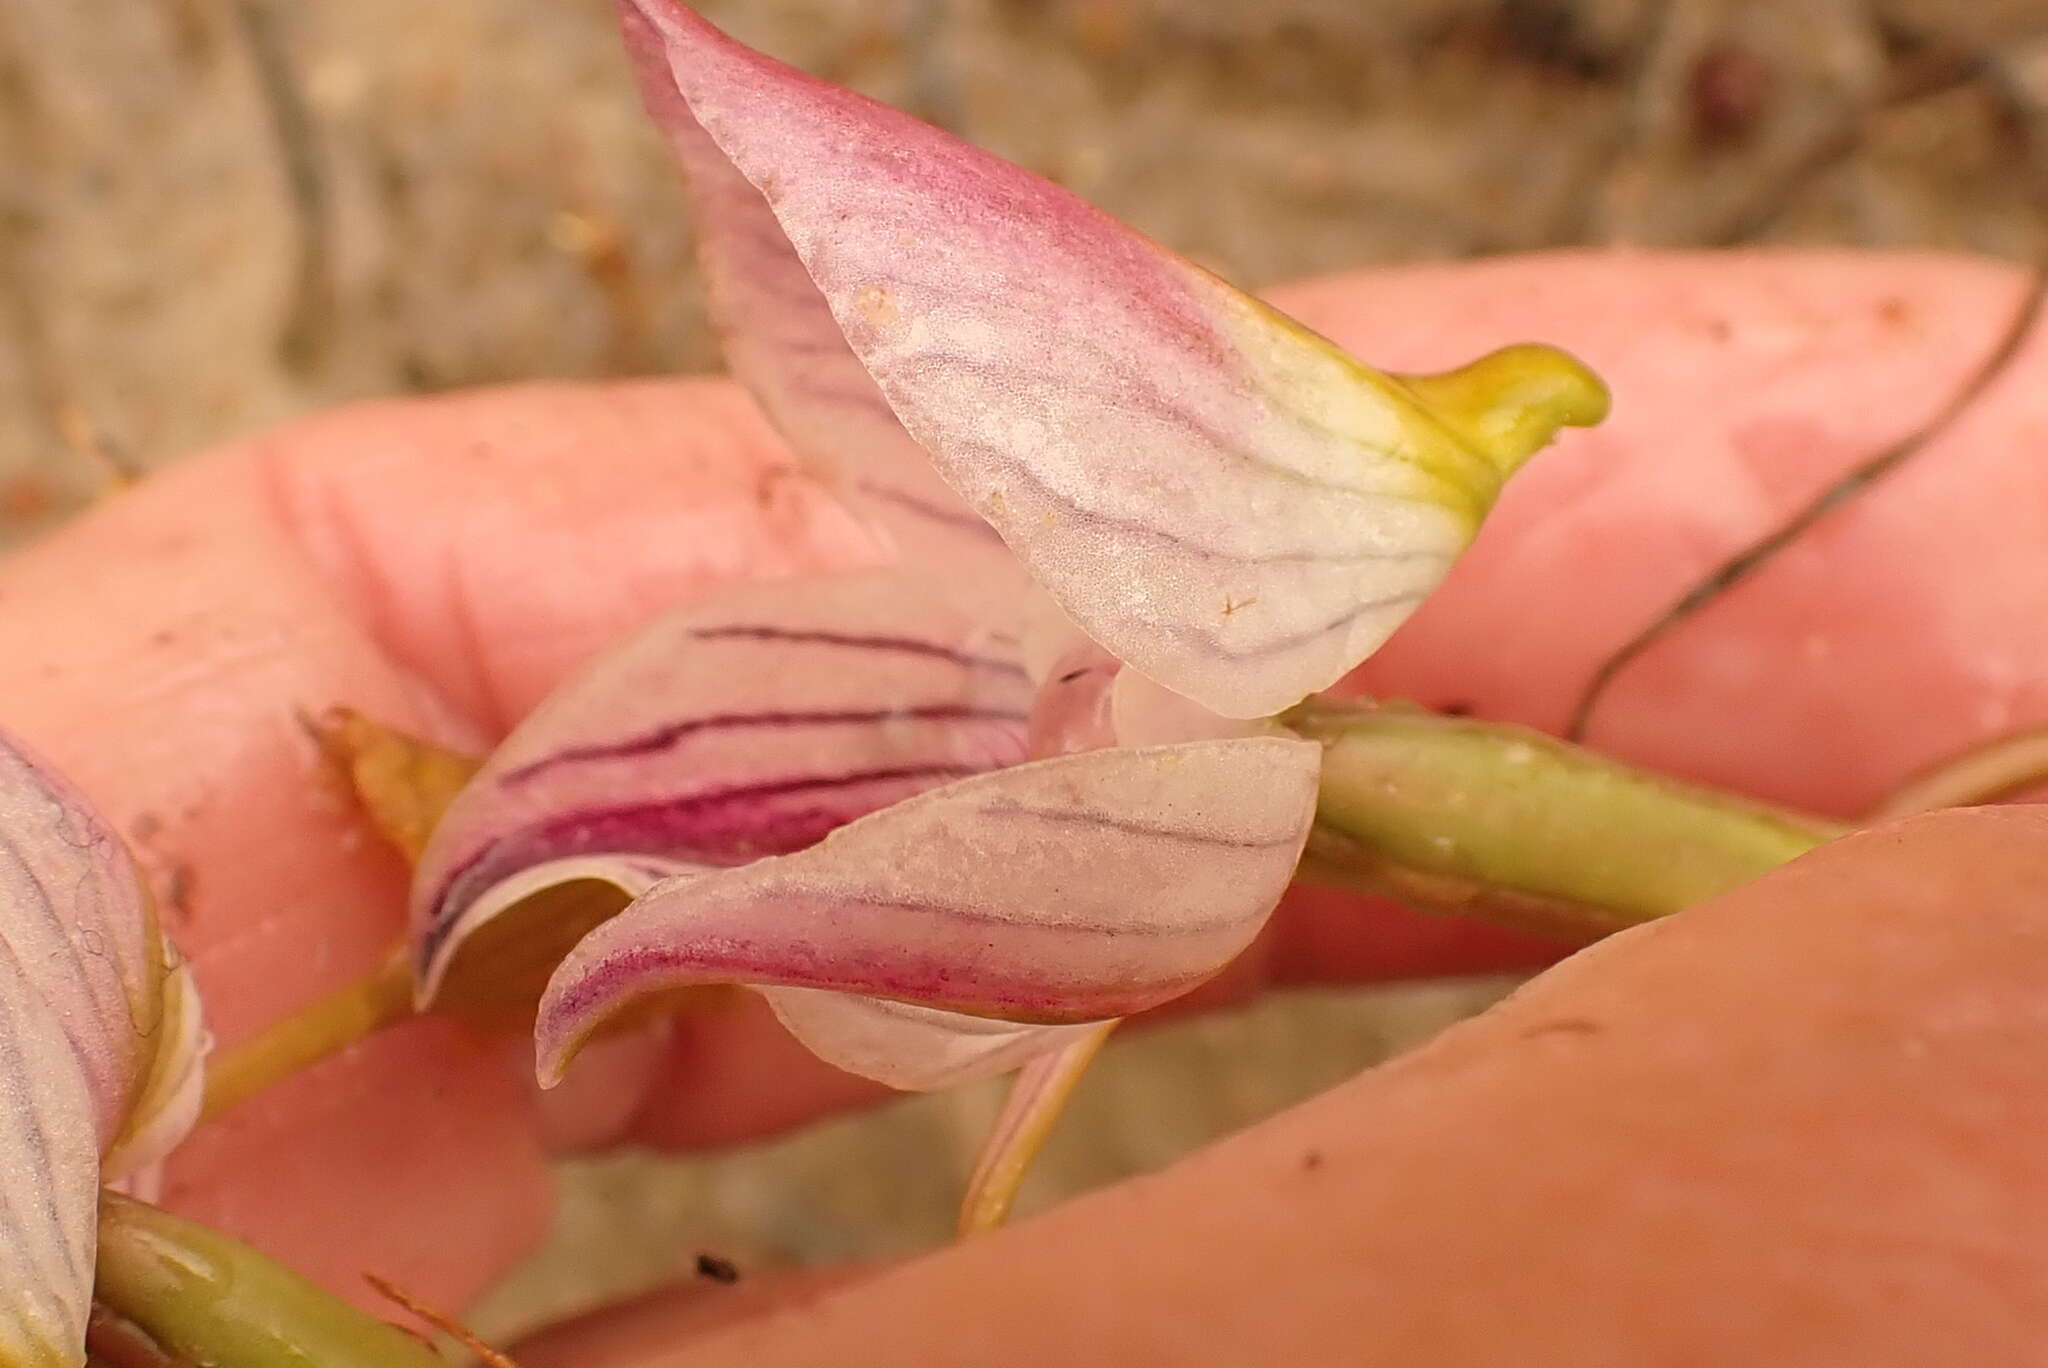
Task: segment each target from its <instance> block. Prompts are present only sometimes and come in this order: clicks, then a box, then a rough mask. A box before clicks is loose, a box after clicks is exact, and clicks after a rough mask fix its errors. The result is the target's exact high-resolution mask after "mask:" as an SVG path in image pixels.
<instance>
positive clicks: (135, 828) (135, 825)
mask: <svg viewBox="0 0 2048 1368" xmlns="http://www.w3.org/2000/svg"><path fill="white" fill-rule="evenodd" d="M163 829H164V819H163V818H161V817H159V816H157V815H156V814H155V813H154V812H145V813H142V814H141V815H139V816H138V817H136V819H135V820H134V821H133V822H130V823H129V824H128V834H129V836H130V837H132V838H133V839H134V841H135V843H136V844H137V845H147V844H148V843H149V842H150V841H152V840H154V839H156V834H157V833H158V832H159V831H162V830H163Z"/></svg>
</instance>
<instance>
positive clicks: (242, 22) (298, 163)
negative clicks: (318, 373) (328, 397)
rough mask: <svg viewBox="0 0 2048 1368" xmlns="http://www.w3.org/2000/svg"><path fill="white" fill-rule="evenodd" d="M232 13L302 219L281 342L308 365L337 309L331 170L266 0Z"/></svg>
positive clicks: (295, 364)
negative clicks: (330, 209) (327, 168)
mask: <svg viewBox="0 0 2048 1368" xmlns="http://www.w3.org/2000/svg"><path fill="white" fill-rule="evenodd" d="M234 15H235V20H236V23H237V26H238V27H239V28H240V30H241V34H242V41H243V43H244V44H245V45H246V46H247V47H248V49H249V62H250V65H251V66H252V67H253V68H254V69H255V73H256V84H257V87H258V88H259V89H260V90H261V91H262V93H263V103H264V104H265V105H266V106H268V108H269V110H270V121H271V125H272V128H273V129H274V131H275V132H276V134H277V153H278V159H279V160H280V161H281V162H282V163H283V165H284V180H285V190H286V193H287V195H288V197H289V198H290V201H291V206H292V217H293V219H294V221H295V222H296V223H297V224H298V230H299V259H298V269H297V271H296V273H295V275H294V277H293V281H292V298H291V305H290V307H289V308H288V309H287V311H286V314H285V323H284V328H283V331H282V332H281V333H280V334H279V337H278V349H279V352H280V354H281V355H282V356H283V358H284V360H285V363H286V364H287V365H289V366H290V367H291V368H292V369H294V370H300V371H303V370H305V369H307V368H308V367H310V366H311V365H312V364H313V363H314V362H315V361H317V360H318V359H319V357H320V353H321V351H322V350H323V349H324V348H325V346H326V343H327V338H328V333H329V331H330V328H331V325H332V322H333V316H334V286H333V280H332V271H331V264H330V263H331V258H332V256H333V242H332V239H333V227H332V224H331V222H330V219H329V215H328V192H327V175H326V171H325V168H324V167H323V166H322V164H321V161H320V151H319V137H318V130H317V128H316V126H315V124H314V122H313V113H312V110H311V109H310V108H309V107H308V106H307V104H306V97H305V95H304V94H303V93H302V92H301V91H300V89H299V80H298V75H297V73H296V72H294V71H293V69H292V61H291V54H290V53H288V52H287V51H286V50H285V45H284V39H283V36H282V35H281V34H280V33H279V32H278V30H277V22H276V20H275V18H274V17H273V16H272V13H271V10H270V7H269V5H268V3H267V0H237V2H236V4H235V6H234Z"/></svg>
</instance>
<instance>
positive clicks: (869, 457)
mask: <svg viewBox="0 0 2048 1368" xmlns="http://www.w3.org/2000/svg"><path fill="white" fill-rule="evenodd" d="M621 17H622V20H623V22H624V25H625V28H626V35H627V40H628V42H627V47H628V50H629V53H630V55H631V57H632V59H633V65H634V70H635V74H636V75H637V76H638V77H639V81H640V91H641V94H642V96H643V97H644V98H645V99H646V101H647V105H648V108H649V109H650V110H652V111H653V112H654V114H655V116H656V119H657V121H658V122H659V123H660V125H661V128H662V130H663V132H665V133H666V134H667V135H668V139H669V143H670V145H671V146H672V147H673V148H674V149H675V153H676V159H677V160H678V161H680V162H681V163H682V165H683V169H684V172H685V176H686V184H687V185H688V187H689V191H690V200H691V204H692V207H693V208H694V209H695V210H696V220H695V226H696V230H697V257H698V264H699V266H700V268H701V269H702V271H703V273H704V279H705V282H706V284H707V287H708V291H709V294H710V301H709V302H710V307H711V316H712V319H713V322H714V323H715V324H716V325H717V327H718V331H719V335H720V337H721V339H722V340H723V342H724V346H725V360H726V364H727V365H728V366H729V367H730V368H731V370H732V373H733V374H734V375H735V376H737V377H738V378H739V379H740V380H741V381H742V382H743V383H745V385H746V386H747V388H748V389H749V390H751V391H752V392H753V394H754V397H755V398H756V399H757V400H759V401H760V404H761V407H762V409H763V410H764V411H765V412H766V413H767V414H768V417H769V419H770V420H771V421H772V422H774V424H775V426H776V427H777V428H778V429H779V430H780V431H781V432H782V435H783V436H784V437H786V438H787V439H788V440H789V444H790V446H791V448H792V449H794V450H795V451H796V453H797V455H798V457H799V458H800V459H801V460H803V461H804V462H805V464H806V465H807V466H809V467H810V468H811V469H812V470H813V471H814V472H815V473H817V474H819V475H820V476H822V477H823V478H825V479H826V480H827V481H828V483H830V484H831V485H832V486H833V487H834V488H835V489H837V490H838V491H839V493H840V494H841V495H842V496H843V497H844V498H846V500H847V502H849V503H850V504H852V505H853V506H854V507H855V508H857V509H859V510H861V511H862V512H863V513H864V514H866V515H867V516H868V517H869V518H870V519H871V520H872V521H873V522H874V523H876V524H877V525H879V526H880V527H881V528H882V529H883V530H884V531H885V532H886V533H887V534H888V535H889V537H890V539H891V540H892V541H894V542H895V543H896V544H897V546H898V547H899V549H900V550H901V551H902V552H903V553H904V556H905V559H906V560H908V561H910V562H913V563H919V564H941V565H953V566H961V567H972V573H974V574H976V575H980V576H986V577H987V578H989V579H991V580H993V581H996V582H997V583H999V584H1000V585H1002V586H1004V587H1006V588H1014V587H1015V586H1017V585H1018V584H1020V583H1021V581H1022V579H1023V571H1022V569H1021V568H1020V567H1019V566H1017V565H1016V563H1015V561H1014V560H1013V558H1012V557H1011V556H1010V555H1009V553H1008V552H1007V551H1006V550H1004V548H1003V544H1002V539H1001V538H1000V537H998V536H997V535H996V533H995V531H994V530H993V529H992V528H990V527H989V525H988V524H987V523H985V522H983V521H982V520H981V518H980V517H978V516H977V515H976V514H975V512H974V510H973V509H971V508H969V507H968V506H967V505H966V504H965V503H963V502H962V501H961V500H960V497H959V495H957V494H955V493H954V492H953V491H952V489H951V488H950V487H949V486H948V485H947V484H946V482H945V481H944V480H943V479H941V478H940V477H939V474H938V472H937V471H936V470H934V469H933V468H932V463H931V461H930V459H929V458H928V457H926V455H925V454H924V448H922V447H920V446H919V445H918V444H917V443H916V442H915V441H913V440H912V439H911V436H910V434H909V433H907V432H905V431H904V430H903V426H902V424H900V423H898V422H897V421H896V415H895V414H894V413H892V412H891V411H890V409H889V405H888V403H887V401H886V400H884V399H883V398H882V392H881V390H879V389H877V388H876V387H875V382H874V381H873V380H872V379H871V378H869V376H868V372H867V369H866V367H864V366H862V365H861V363H860V361H859V360H858V359H857V358H856V357H855V356H854V354H853V349H852V348H851V347H849V346H847V344H846V339H845V337H844V336H842V335H841V334H840V331H839V325H838V324H837V323H835V322H833V321H832V313H831V310H829V309H828V308H826V307H825V299H824V296H822V295H820V294H819V293H818V290H817V287H816V286H814V285H813V284H811V278H810V276H809V275H808V274H807V273H806V272H805V270H804V267H803V263H802V262H801V261H799V260H798V259H797V255H796V253H795V252H794V251H792V250H791V249H790V245H789V240H788V239H787V238H785V237H784V236H783V235H782V228H781V226H780V225H778V224H777V223H776V221H775V216H774V214H772V213H771V212H769V209H768V202H767V201H766V200H764V199H762V198H761V192H760V191H758V190H756V189H755V188H754V187H753V186H752V185H751V184H750V183H749V182H748V181H747V179H746V177H744V176H742V175H740V173H739V172H738V171H737V170H735V169H734V168H733V164H732V163H731V162H730V161H728V160H726V158H725V154H724V153H722V152H720V151H719V150H718V147H717V145H716V144H715V143H713V142H712V141H711V139H710V138H708V137H706V136H705V134H704V130H703V129H702V128H701V127H700V126H699V125H698V124H697V121H696V120H695V119H693V118H692V117H690V110H689V106H688V105H687V104H685V103H684V102H683V98H682V96H681V94H680V93H678V91H677V90H676V87H675V83H674V82H673V81H672V80H671V79H670V78H669V74H668V66H667V63H666V61H665V60H664V59H663V57H662V55H661V40H660V37H659V35H658V34H656V33H655V31H654V30H653V28H652V27H651V26H650V25H649V23H648V21H647V20H646V18H645V17H643V16H642V15H641V14H640V13H638V12H637V11H636V10H634V9H632V8H630V7H621Z"/></svg>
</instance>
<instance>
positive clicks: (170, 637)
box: [149, 627, 178, 646]
mask: <svg viewBox="0 0 2048 1368" xmlns="http://www.w3.org/2000/svg"><path fill="white" fill-rule="evenodd" d="M177 641H178V634H177V633H176V632H174V631H172V630H171V629H170V628H168V627H159V628H158V629H157V630H156V631H154V632H151V633H150V634H149V644H150V645H152V646H174V645H176V644H177Z"/></svg>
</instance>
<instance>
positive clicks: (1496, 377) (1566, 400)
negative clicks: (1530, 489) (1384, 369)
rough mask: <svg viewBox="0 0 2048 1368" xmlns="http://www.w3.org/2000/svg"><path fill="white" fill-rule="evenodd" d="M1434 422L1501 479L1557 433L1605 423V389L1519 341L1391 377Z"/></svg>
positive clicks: (1549, 350) (1569, 360) (1547, 350)
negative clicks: (1437, 368) (1446, 365)
mask: <svg viewBox="0 0 2048 1368" xmlns="http://www.w3.org/2000/svg"><path fill="white" fill-rule="evenodd" d="M1395 378H1396V379H1397V380H1398V381H1399V383H1400V384H1401V385H1402V386H1403V387H1404V388H1406V389H1407V390H1408V392H1409V393H1410V394H1412V395H1414V396H1415V398H1416V399H1417V400H1419V401H1420V402H1421V404H1422V405H1423V407H1424V408H1426V409H1427V410H1428V411H1429V413H1430V415H1431V416H1432V417H1434V418H1436V419H1437V421H1439V422H1441V423H1442V424H1444V426H1446V427H1448V428H1450V429H1451V430H1452V431H1453V432H1455V433H1457V434H1458V436H1460V437H1461V438H1463V439H1464V440H1465V441H1466V442H1467V443H1469V444H1470V445H1471V446H1472V447H1473V448H1474V449H1475V450H1476V451H1478V452H1479V453H1480V454H1481V455H1483V456H1485V457H1486V459H1487V460H1488V461H1490V462H1492V463H1493V465H1494V466H1495V467H1497V468H1498V469H1499V470H1500V473H1501V475H1502V476H1503V477H1505V476H1508V475H1512V474H1514V472H1515V471H1516V469H1517V468H1519V467H1520V466H1521V464H1522V462H1524V461H1526V460H1528V459H1529V457H1531V456H1532V455H1534V454H1535V453H1536V452H1538V451H1540V450H1542V449H1543V447H1545V446H1547V445H1548V444H1549V443H1550V440H1551V439H1552V438H1553V437H1555V436H1556V435H1557V430H1558V429H1559V428H1564V427H1591V426H1593V425H1594V424H1595V423H1598V422H1600V421H1601V420H1602V419H1604V418H1606V417H1607V410H1608V406H1609V402H1610V401H1609V397H1608V393H1607V386H1606V384H1605V383H1603V382H1602V381H1601V379H1600V377H1599V376H1597V375H1595V374H1594V373H1593V372H1592V370H1591V369H1589V368H1588V367H1587V366H1586V364H1585V363H1584V362H1582V361H1580V360H1579V359H1578V358H1577V357H1575V356H1572V355H1571V354H1570V353H1568V352H1564V351H1560V350H1559V349H1557V348H1556V347H1552V346H1546V345H1544V344H1543V343H1540V342H1524V343H1520V344H1518V345H1515V346H1512V347H1502V348H1501V349H1500V350H1498V351H1493V352H1488V353H1487V354H1486V355H1484V356H1482V357H1480V358H1479V359H1478V360H1476V361H1472V362H1468V363H1467V364H1465V365H1463V366H1460V367H1458V368H1457V369H1456V370H1450V371H1445V372H1443V373H1442V374H1441V375H1403V376H1397V377H1395Z"/></svg>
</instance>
